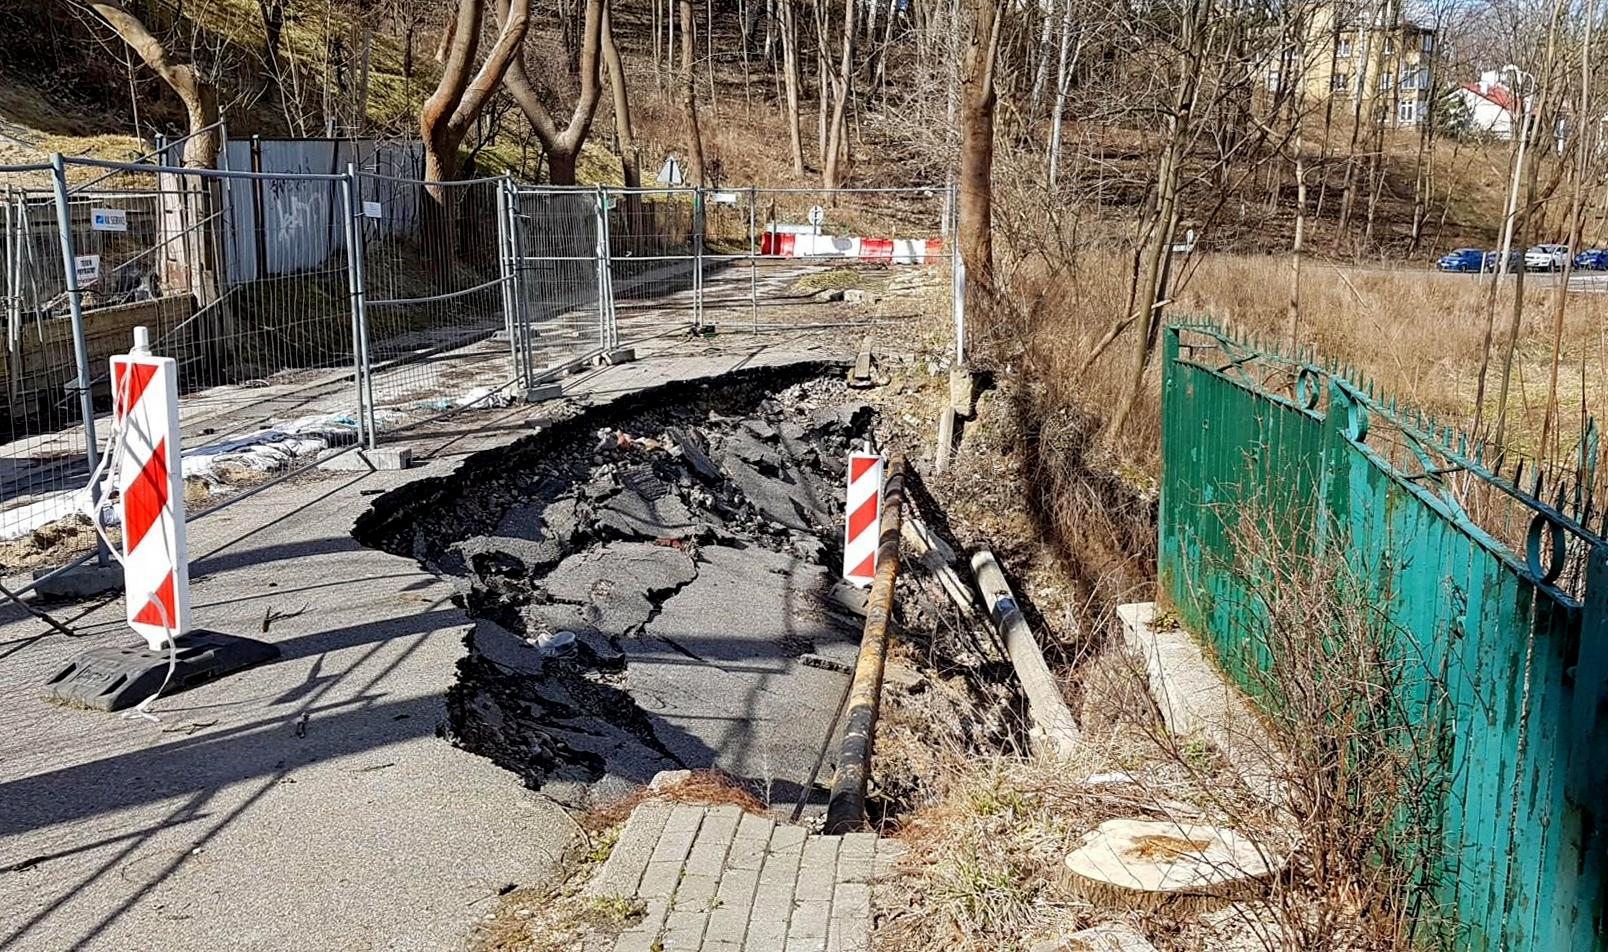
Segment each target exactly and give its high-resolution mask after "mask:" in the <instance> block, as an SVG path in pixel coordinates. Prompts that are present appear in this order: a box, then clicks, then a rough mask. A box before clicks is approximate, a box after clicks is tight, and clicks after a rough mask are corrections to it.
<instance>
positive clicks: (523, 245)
mask: <svg viewBox="0 0 1608 952" xmlns="http://www.w3.org/2000/svg"><path fill="white" fill-rule="evenodd" d="M604 198H605V196H604V194H603V192H602V191H601V190H599V189H584V188H518V189H514V190H512V192H511V194H510V209H509V211H510V222H509V233H510V250H511V261H512V268H511V269H510V270H511V272H512V273H513V274H514V276H515V279H516V280H515V284H514V291H515V294H514V301H513V305H514V307H515V313H514V318H513V319H512V320H511V321H510V340H511V342H512V344H513V348H514V351H515V360H516V361H517V362H518V363H519V364H520V366H521V367H522V368H523V369H524V372H525V374H526V379H528V380H529V381H530V382H531V384H532V385H534V384H535V383H536V382H537V381H539V380H541V379H543V378H545V377H549V376H551V375H553V374H555V373H557V372H558V371H560V370H561V369H562V368H565V367H567V366H571V365H574V364H575V363H577V362H579V361H582V360H584V359H586V358H587V357H589V356H592V355H595V354H598V353H600V352H601V351H602V349H603V348H604V347H605V346H606V345H607V344H608V343H609V342H610V341H611V339H612V338H613V328H612V321H613V314H612V307H611V295H612V293H613V289H612V288H611V287H610V285H609V237H608V230H607V228H608V222H607V221H606V220H605V214H606V209H605V207H604V204H603V202H604Z"/></svg>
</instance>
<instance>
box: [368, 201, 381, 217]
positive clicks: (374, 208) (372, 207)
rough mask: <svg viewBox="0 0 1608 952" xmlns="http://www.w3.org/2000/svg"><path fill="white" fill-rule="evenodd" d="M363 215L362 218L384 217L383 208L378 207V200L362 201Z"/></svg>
mask: <svg viewBox="0 0 1608 952" xmlns="http://www.w3.org/2000/svg"><path fill="white" fill-rule="evenodd" d="M363 217H364V218H384V217H385V209H383V208H381V207H380V203H379V202H364V203H363Z"/></svg>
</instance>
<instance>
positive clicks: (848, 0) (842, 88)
mask: <svg viewBox="0 0 1608 952" xmlns="http://www.w3.org/2000/svg"><path fill="white" fill-rule="evenodd" d="M858 4H859V0H843V63H842V66H841V67H840V69H839V71H838V75H837V79H836V80H835V81H834V83H833V93H834V95H833V97H832V122H831V124H830V125H829V126H828V127H827V136H826V164H825V165H824V166H823V167H822V172H821V185H822V186H823V187H825V188H828V189H833V188H837V187H838V159H839V155H840V154H842V155H846V154H847V152H848V150H849V146H848V141H847V139H846V138H845V136H844V135H843V117H844V115H845V113H846V112H847V110H848V106H849V93H850V91H851V86H852V83H853V80H854V72H853V70H854V8H855V7H856V6H857V5H858Z"/></svg>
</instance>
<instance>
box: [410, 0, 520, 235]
mask: <svg viewBox="0 0 1608 952" xmlns="http://www.w3.org/2000/svg"><path fill="white" fill-rule="evenodd" d="M484 8H485V0H458V15H457V19H456V21H455V22H454V23H453V26H452V29H451V31H450V36H449V37H447V38H445V39H444V41H443V42H444V43H445V45H446V58H445V62H444V64H443V66H442V70H441V80H440V82H438V83H437V84H436V88H435V92H433V93H431V94H430V98H429V99H426V100H425V102H424V107H423V108H422V109H421V110H420V111H419V134H420V136H421V138H423V140H424V177H425V179H426V180H427V181H430V182H443V181H449V180H451V179H453V178H456V177H457V175H458V148H459V146H461V145H462V144H463V140H464V137H465V136H466V135H467V134H468V132H469V129H470V127H471V126H473V125H474V122H475V120H476V119H477V118H478V117H479V116H480V113H481V111H482V110H483V109H485V107H486V103H487V102H488V101H489V100H490V99H491V95H492V93H494V92H496V90H497V87H498V85H499V84H501V82H502V79H503V74H504V73H505V72H506V71H507V69H508V66H509V64H510V63H512V62H513V61H514V59H515V57H516V56H517V55H518V53H519V48H520V46H521V45H522V44H523V43H524V42H525V31H526V28H527V27H528V26H529V25H530V0H510V3H509V8H508V11H507V14H506V15H505V16H503V17H502V18H501V19H502V24H501V28H500V30H499V31H498V33H497V39H496V42H495V43H494V44H493V45H492V48H491V51H490V52H489V53H487V54H486V60H485V62H484V63H482V64H481V65H480V69H479V71H477V72H475V73H474V75H473V78H472V79H471V78H470V73H471V71H472V70H473V69H474V63H475V57H476V54H477V53H478V51H479V47H480V22H481V17H482V14H483V13H484ZM429 192H430V194H431V196H432V197H433V198H434V199H435V201H436V202H437V203H440V202H441V201H442V200H443V198H444V196H443V194H442V191H441V189H440V188H439V187H432V188H430V189H429Z"/></svg>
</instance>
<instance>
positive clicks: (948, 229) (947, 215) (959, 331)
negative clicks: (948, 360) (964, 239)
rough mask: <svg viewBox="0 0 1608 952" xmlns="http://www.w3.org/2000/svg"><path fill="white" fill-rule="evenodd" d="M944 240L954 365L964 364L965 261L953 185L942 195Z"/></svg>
mask: <svg viewBox="0 0 1608 952" xmlns="http://www.w3.org/2000/svg"><path fill="white" fill-rule="evenodd" d="M944 196H945V197H944V204H945V206H946V207H945V210H944V223H943V224H944V228H943V229H942V232H943V234H944V240H945V241H946V242H947V243H948V244H949V262H950V267H949V273H950V279H951V280H950V286H949V299H950V306H951V308H953V310H954V313H955V363H957V364H964V363H965V362H966V261H965V259H963V258H962V257H961V256H960V222H959V221H958V220H957V219H956V216H955V214H954V212H953V211H952V210H953V209H954V208H955V201H956V198H957V196H956V194H955V186H954V184H950V186H949V189H948V191H947V192H945V193H944Z"/></svg>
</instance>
